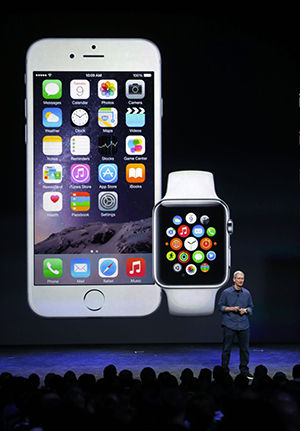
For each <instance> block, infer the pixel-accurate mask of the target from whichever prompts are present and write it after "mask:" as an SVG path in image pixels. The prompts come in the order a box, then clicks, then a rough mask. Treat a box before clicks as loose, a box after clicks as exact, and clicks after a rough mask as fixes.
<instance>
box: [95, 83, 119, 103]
mask: <svg viewBox="0 0 300 431" xmlns="http://www.w3.org/2000/svg"><path fill="white" fill-rule="evenodd" d="M117 96H118V83H117V81H115V80H114V79H101V80H100V81H99V82H98V97H99V98H100V99H115V98H116V97H117Z"/></svg>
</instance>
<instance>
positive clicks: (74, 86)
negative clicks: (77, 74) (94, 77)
mask: <svg viewBox="0 0 300 431" xmlns="http://www.w3.org/2000/svg"><path fill="white" fill-rule="evenodd" d="M70 95H71V97H72V99H88V98H89V97H90V82H89V81H88V80H87V79H73V80H72V81H71V82H70Z"/></svg>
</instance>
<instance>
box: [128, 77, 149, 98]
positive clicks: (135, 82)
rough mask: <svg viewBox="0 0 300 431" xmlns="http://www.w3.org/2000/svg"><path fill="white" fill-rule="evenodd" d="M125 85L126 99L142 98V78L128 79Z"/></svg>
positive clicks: (143, 84) (143, 95)
mask: <svg viewBox="0 0 300 431" xmlns="http://www.w3.org/2000/svg"><path fill="white" fill-rule="evenodd" d="M125 87H126V97H127V99H143V98H144V97H145V81H143V80H142V79H128V81H126V85H125Z"/></svg>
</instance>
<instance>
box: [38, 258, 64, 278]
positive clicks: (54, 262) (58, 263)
mask: <svg viewBox="0 0 300 431" xmlns="http://www.w3.org/2000/svg"><path fill="white" fill-rule="evenodd" d="M43 274H44V277H45V278H59V277H61V276H62V274H63V261H62V260H61V259H58V258H50V259H44V261H43Z"/></svg>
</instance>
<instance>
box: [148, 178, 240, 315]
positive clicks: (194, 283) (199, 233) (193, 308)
mask: <svg viewBox="0 0 300 431" xmlns="http://www.w3.org/2000/svg"><path fill="white" fill-rule="evenodd" d="M153 226H154V229H153V244H154V262H153V273H154V279H155V281H156V283H157V284H159V285H160V286H161V287H162V288H163V289H164V291H165V293H166V296H167V301H168V307H169V311H170V314H173V315H177V316H193V315H194V316H201V315H209V314H212V313H213V312H214V307H215V298H216V293H217V291H218V289H219V288H220V287H221V286H222V285H224V284H225V283H226V282H227V281H228V278H229V275H230V235H231V234H232V232H233V222H232V220H231V219H230V213H229V208H228V206H227V204H226V203H225V202H224V201H222V200H221V199H220V198H219V197H218V196H217V194H216V191H215V185H214V177H213V174H212V173H211V172H206V171H177V172H172V173H170V174H169V176H168V184H167V192H166V194H165V196H164V197H163V199H162V200H161V201H160V202H159V203H158V204H157V205H156V206H155V208H154V213H153Z"/></svg>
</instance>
